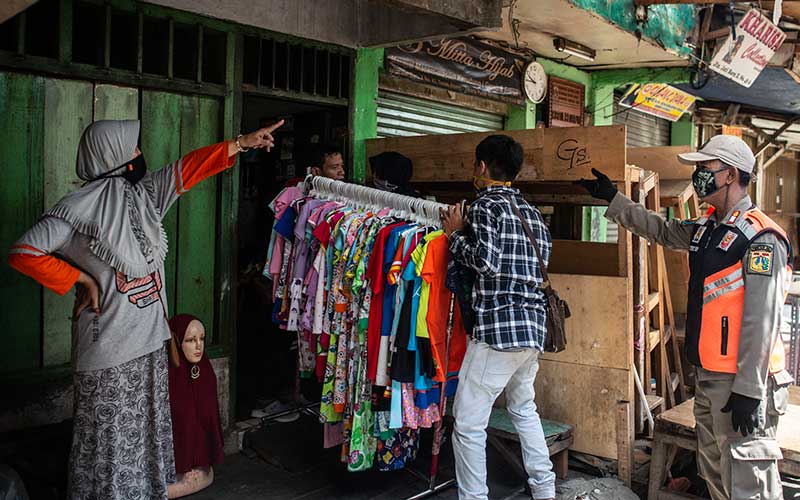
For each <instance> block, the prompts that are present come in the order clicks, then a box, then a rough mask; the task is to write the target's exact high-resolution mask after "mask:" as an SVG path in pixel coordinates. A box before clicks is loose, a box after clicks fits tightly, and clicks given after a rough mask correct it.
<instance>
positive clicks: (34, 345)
mask: <svg viewBox="0 0 800 500" xmlns="http://www.w3.org/2000/svg"><path fill="white" fill-rule="evenodd" d="M43 123H44V79H43V78H40V77H35V76H31V75H22V74H16V73H5V72H0V165H3V166H4V168H3V181H2V182H0V208H2V214H3V223H2V224H0V248H2V249H3V251H6V249H8V248H9V247H10V246H11V244H13V243H14V242H15V241H16V240H17V239H18V238H19V237H20V236H22V234H23V233H24V232H25V231H26V230H28V228H30V227H31V226H32V225H33V224H34V223H35V222H36V220H37V219H38V217H39V215H40V214H41V213H42V210H43V208H44V207H43V203H42V202H43V196H44V195H43V189H42V188H43V182H42V146H43V133H42V129H43ZM72 158H74V155H73V156H72ZM0 283H2V284H0V304H2V305H0V308H2V309H0V330H1V331H2V332H3V334H4V338H5V342H6V346H7V348H6V349H3V355H2V358H0V359H2V363H0V372H11V371H14V370H21V369H25V368H38V367H39V366H40V355H41V353H40V349H41V326H42V323H41V315H42V288H41V287H40V286H39V285H38V284H37V283H36V282H35V281H33V280H32V279H30V278H28V277H27V276H23V275H22V274H20V273H18V272H16V271H14V270H13V269H12V268H11V267H9V266H7V265H2V266H0Z"/></svg>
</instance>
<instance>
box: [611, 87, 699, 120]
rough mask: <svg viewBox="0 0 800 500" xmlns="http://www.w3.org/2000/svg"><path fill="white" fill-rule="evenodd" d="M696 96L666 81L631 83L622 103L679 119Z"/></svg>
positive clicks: (654, 114)
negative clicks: (642, 83)
mask: <svg viewBox="0 0 800 500" xmlns="http://www.w3.org/2000/svg"><path fill="white" fill-rule="evenodd" d="M694 101H695V97H694V96H693V95H691V94H688V93H686V92H684V91H682V90H680V89H676V88H675V87H673V86H671V85H667V84H665V83H647V84H644V85H641V84H635V85H631V88H630V89H628V92H626V93H625V95H624V96H623V98H622V100H621V101H620V104H621V105H622V106H625V107H628V108H632V109H636V110H638V111H641V112H642V113H647V114H649V115H653V116H657V117H659V118H664V119H666V120H669V121H671V122H675V121H678V120H679V119H680V117H681V116H683V114H684V113H685V112H686V111H687V110H688V109H689V108H690V107H691V106H692V104H694Z"/></svg>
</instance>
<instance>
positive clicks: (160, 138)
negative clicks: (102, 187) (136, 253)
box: [142, 90, 181, 310]
mask: <svg viewBox="0 0 800 500" xmlns="http://www.w3.org/2000/svg"><path fill="white" fill-rule="evenodd" d="M142 151H143V152H144V154H145V157H146V158H147V161H148V163H149V164H150V166H151V167H150V168H155V169H158V168H166V167H167V166H168V165H169V164H170V163H171V162H173V161H175V160H177V159H178V158H180V156H181V96H180V95H179V94H172V93H168V92H158V91H150V90H144V91H142ZM162 224H163V225H164V229H165V230H166V232H167V241H168V243H169V247H170V251H169V252H168V253H167V258H166V261H165V262H164V272H165V274H166V276H165V277H164V282H165V286H166V288H167V290H166V291H167V295H166V297H167V303H168V304H169V306H170V307H175V304H176V302H175V294H176V280H177V271H178V270H177V257H178V252H177V241H178V209H177V207H172V209H171V210H170V211H169V212H167V213H166V215H165V216H164V219H163V221H162ZM168 310H169V309H168Z"/></svg>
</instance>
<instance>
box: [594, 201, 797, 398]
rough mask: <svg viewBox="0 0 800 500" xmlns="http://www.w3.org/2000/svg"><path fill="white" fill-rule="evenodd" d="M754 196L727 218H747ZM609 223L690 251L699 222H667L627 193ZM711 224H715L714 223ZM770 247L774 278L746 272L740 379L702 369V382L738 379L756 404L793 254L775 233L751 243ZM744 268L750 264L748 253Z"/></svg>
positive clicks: (780, 378)
mask: <svg viewBox="0 0 800 500" xmlns="http://www.w3.org/2000/svg"><path fill="white" fill-rule="evenodd" d="M752 205H753V204H752V201H751V200H750V197H749V196H745V197H744V198H743V199H742V200H741V201H740V202H739V203H737V204H736V205H735V206H734V207H733V208H731V210H730V212H728V213H727V214H725V217H724V218H722V219H719V218H717V219H716V220H723V221H725V220H727V219H728V218H729V217H730V216H731V214H732V213H733V212H734V211H736V210H739V211H741V212H742V213H744V212H745V211H747V210H748V209H750V207H752ZM606 218H608V219H610V220H612V221H614V222H616V223H617V224H619V225H621V226H623V227H624V228H625V229H628V230H629V231H631V232H632V233H634V234H636V235H638V236H641V237H643V238H646V239H647V240H649V241H652V242H655V243H658V244H659V245H663V246H665V247H667V248H670V249H672V250H679V251H684V252H688V251H689V245H690V244H691V239H692V234H693V231H694V226H695V225H694V223H693V222H692V221H681V220H677V219H675V220H666V219H664V218H663V217H661V216H660V215H658V214H656V213H653V212H651V211H649V210H647V209H646V208H645V207H644V206H643V205H641V204H639V203H635V202H633V201H632V200H630V199H629V198H627V197H625V196H624V195H622V194H619V193H618V194H617V196H616V197H615V198H614V200H613V201H612V202H611V205H610V206H609V207H608V210H607V211H606ZM712 223H716V222H715V221H714V219H713V218H712ZM756 242H758V243H770V244H772V245H773V247H774V248H775V253H774V255H773V269H774V272H773V273H772V275H771V276H767V275H761V274H749V273H743V274H742V275H743V276H744V288H745V298H744V311H743V315H742V331H741V334H740V338H739V351H738V362H737V373H736V375H733V374H730V373H719V372H711V371H708V370H705V369H703V368H700V367H698V369H697V376H698V380H724V379H728V378H733V379H734V382H733V388H732V391H733V392H735V393H737V394H741V395H743V396H748V397H751V398H754V399H763V398H764V396H765V394H766V387H767V378H768V377H769V357H770V354H771V352H772V346H773V345H775V342H776V340H777V341H780V342H782V340H780V325H781V313H782V309H783V303H784V297H785V292H786V289H785V287H786V283H787V278H788V276H787V269H786V265H787V260H788V252H787V250H786V246H785V245H784V244H783V242H782V240H781V239H780V238H779V237H778V236H777V235H775V234H774V233H765V234H762V235H761V236H759V237H757V238H756V239H755V240H753V241H752V242H751V243H756ZM748 253H749V252H747V253H745V256H744V258H743V260H742V266H746V265H747V254H748ZM775 379H776V382H777V383H778V385H783V384H784V383H789V382H791V380H792V379H791V376H790V375H789V373H788V372H786V371H785V370H784V371H782V372H780V373H777V374H775Z"/></svg>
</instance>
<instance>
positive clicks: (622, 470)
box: [616, 401, 634, 488]
mask: <svg viewBox="0 0 800 500" xmlns="http://www.w3.org/2000/svg"><path fill="white" fill-rule="evenodd" d="M632 413H633V405H631V403H630V401H620V402H619V403H618V404H617V414H616V420H617V457H618V459H617V461H618V464H619V465H618V466H617V469H618V474H619V478H620V480H621V481H622V482H624V483H625V485H626V486H628V487H629V488H630V487H631V477H632V475H633V465H634V464H633V440H634V435H633V418H632V416H633V415H632Z"/></svg>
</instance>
